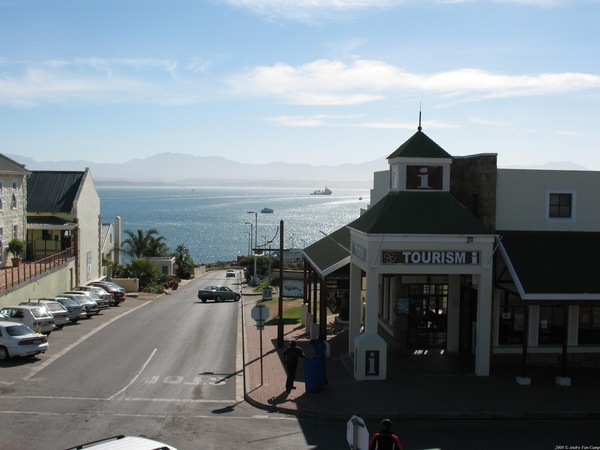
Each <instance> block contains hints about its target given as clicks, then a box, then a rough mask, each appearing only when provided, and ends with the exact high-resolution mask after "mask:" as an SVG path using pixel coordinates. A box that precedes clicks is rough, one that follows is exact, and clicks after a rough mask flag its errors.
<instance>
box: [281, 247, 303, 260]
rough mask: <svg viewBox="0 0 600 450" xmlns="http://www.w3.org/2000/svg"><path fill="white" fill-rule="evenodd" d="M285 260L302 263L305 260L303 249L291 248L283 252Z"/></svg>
mask: <svg viewBox="0 0 600 450" xmlns="http://www.w3.org/2000/svg"><path fill="white" fill-rule="evenodd" d="M283 261H284V262H286V263H300V262H302V261H304V256H303V255H302V250H301V249H290V250H287V251H285V252H283Z"/></svg>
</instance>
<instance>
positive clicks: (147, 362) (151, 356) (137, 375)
mask: <svg viewBox="0 0 600 450" xmlns="http://www.w3.org/2000/svg"><path fill="white" fill-rule="evenodd" d="M157 350H158V349H157V348H155V349H154V351H153V352H152V354H151V355H150V357H149V358H148V359H147V360H146V362H145V363H144V365H143V366H142V368H141V369H140V371H139V372H138V373H137V374H136V375H135V377H133V378H132V380H131V381H130V382H129V384H128V385H127V386H125V387H124V388H123V389H121V390H120V391H119V392H117V393H116V394H114V395H111V396H110V397H109V398H108V399H109V400H112V399H113V398H115V397H116V396H117V395H119V394H121V393H123V392H125V391H126V390H127V389H128V388H129V386H131V385H132V384H133V383H135V381H136V380H137V379H138V378H139V377H140V375H141V374H142V372H143V371H144V369H146V366H147V365H148V364H150V361H151V360H152V358H153V357H154V354H155V353H156V351H157Z"/></svg>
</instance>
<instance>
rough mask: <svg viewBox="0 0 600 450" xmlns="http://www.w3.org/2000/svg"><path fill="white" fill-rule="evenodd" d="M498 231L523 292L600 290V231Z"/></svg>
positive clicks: (586, 291)
mask: <svg viewBox="0 0 600 450" xmlns="http://www.w3.org/2000/svg"><path fill="white" fill-rule="evenodd" d="M497 233H498V234H499V235H500V236H501V237H502V240H501V245H502V246H503V248H504V250H505V252H506V254H507V256H508V259H509V260H508V261H506V263H507V265H509V267H511V266H512V268H513V269H514V273H515V274H516V276H517V278H518V279H517V280H514V281H515V282H516V283H518V284H520V285H521V286H522V289H523V292H524V294H529V295H535V294H577V295H581V294H600V277H599V276H598V274H599V273H600V233H594V232H567V231H565V232H558V231H497ZM523 297H524V298H526V297H527V296H526V295H525V296H523Z"/></svg>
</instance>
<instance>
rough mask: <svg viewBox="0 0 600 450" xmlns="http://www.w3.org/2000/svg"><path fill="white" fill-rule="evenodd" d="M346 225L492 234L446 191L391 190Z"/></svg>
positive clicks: (374, 229)
mask: <svg viewBox="0 0 600 450" xmlns="http://www.w3.org/2000/svg"><path fill="white" fill-rule="evenodd" d="M348 227H350V228H353V229H355V230H358V231H361V232H363V233H369V234H426V235H431V234H444V235H452V234H454V235H467V234H469V235H494V233H493V232H492V231H491V230H490V229H489V228H488V227H486V226H485V225H484V224H483V223H482V222H481V221H480V220H479V219H477V217H475V216H474V215H473V214H471V213H470V212H469V211H468V210H467V209H466V208H465V207H464V206H463V205H462V204H461V203H460V202H459V201H458V200H456V199H455V198H454V197H453V196H452V195H451V194H450V193H448V192H406V191H399V192H390V193H389V194H388V195H386V196H385V197H384V198H383V199H382V200H380V201H379V202H378V203H377V204H375V205H374V206H372V207H371V208H369V209H368V210H367V211H366V212H365V213H364V214H363V215H362V216H360V217H359V218H358V219H356V220H355V221H353V222H351V223H350V224H348Z"/></svg>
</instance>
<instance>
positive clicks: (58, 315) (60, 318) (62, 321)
mask: <svg viewBox="0 0 600 450" xmlns="http://www.w3.org/2000/svg"><path fill="white" fill-rule="evenodd" d="M21 305H29V306H40V307H42V308H46V309H47V310H48V312H49V313H50V314H52V317H54V326H55V327H56V328H58V329H59V330H61V329H62V328H63V327H64V326H65V325H66V324H68V323H69V322H70V321H71V320H70V319H69V311H67V308H65V307H64V306H63V305H61V304H60V303H58V302H57V301H54V300H44V299H29V301H27V302H22V303H21Z"/></svg>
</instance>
